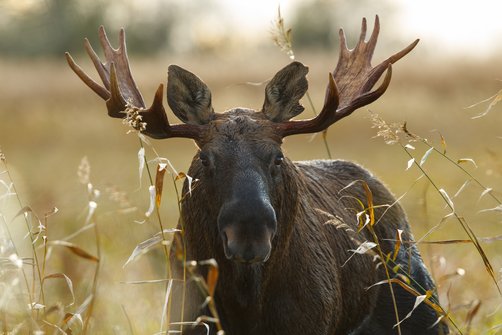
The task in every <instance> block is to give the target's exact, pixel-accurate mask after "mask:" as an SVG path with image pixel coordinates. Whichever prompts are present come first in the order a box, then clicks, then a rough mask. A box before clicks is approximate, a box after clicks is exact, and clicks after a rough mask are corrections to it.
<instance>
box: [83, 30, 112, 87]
mask: <svg viewBox="0 0 502 335" xmlns="http://www.w3.org/2000/svg"><path fill="white" fill-rule="evenodd" d="M84 48H85V51H86V52H87V55H88V56H89V58H90V59H91V61H92V63H93V64H94V67H95V68H96V71H97V72H98V74H99V77H100V78H101V81H102V82H103V84H104V85H105V88H106V89H107V90H109V89H110V79H109V76H110V73H109V72H108V70H107V69H106V67H105V66H104V64H103V63H101V60H100V59H99V57H98V55H97V54H96V51H94V49H93V48H92V45H91V43H90V42H89V40H88V39H87V38H85V39H84Z"/></svg>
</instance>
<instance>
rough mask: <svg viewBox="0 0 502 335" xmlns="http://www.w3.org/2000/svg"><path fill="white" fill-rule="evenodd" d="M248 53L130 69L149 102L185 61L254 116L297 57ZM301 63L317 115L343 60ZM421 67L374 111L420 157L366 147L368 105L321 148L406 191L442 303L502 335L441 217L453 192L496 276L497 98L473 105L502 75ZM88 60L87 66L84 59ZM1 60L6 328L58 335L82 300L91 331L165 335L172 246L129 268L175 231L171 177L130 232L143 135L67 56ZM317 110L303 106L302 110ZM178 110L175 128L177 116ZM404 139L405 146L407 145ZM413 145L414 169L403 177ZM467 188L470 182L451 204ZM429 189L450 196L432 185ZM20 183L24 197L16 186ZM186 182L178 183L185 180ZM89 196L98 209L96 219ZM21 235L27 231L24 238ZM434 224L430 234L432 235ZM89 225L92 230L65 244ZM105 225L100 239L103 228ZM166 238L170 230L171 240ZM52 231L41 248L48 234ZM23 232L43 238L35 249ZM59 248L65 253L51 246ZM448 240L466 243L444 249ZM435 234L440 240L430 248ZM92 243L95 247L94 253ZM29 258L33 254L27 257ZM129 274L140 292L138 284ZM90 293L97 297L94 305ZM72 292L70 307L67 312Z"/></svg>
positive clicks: (141, 204) (289, 145)
mask: <svg viewBox="0 0 502 335" xmlns="http://www.w3.org/2000/svg"><path fill="white" fill-rule="evenodd" d="M248 57H249V58H247V59H246V58H240V59H231V58H229V59H226V60H225V61H222V60H218V59H209V58H203V59H198V58H197V59H195V58H194V59H186V58H184V59H170V60H169V61H166V60H164V59H162V60H141V59H133V60H132V65H133V72H134V73H135V76H136V78H137V81H138V85H139V87H141V88H142V92H143V94H144V95H145V98H146V100H147V101H150V99H151V97H152V95H153V92H154V90H155V88H156V86H157V84H158V83H159V82H163V81H165V75H159V69H164V70H165V69H167V65H168V63H178V64H180V65H182V66H184V67H186V68H189V69H191V70H192V71H193V72H195V73H197V74H198V75H199V76H200V77H201V78H203V79H204V80H205V81H206V83H207V84H208V85H209V87H210V88H211V90H212V92H213V99H214V106H215V107H216V109H217V110H219V111H222V110H224V109H227V108H230V107H234V106H248V107H254V108H259V107H260V106H261V103H262V101H263V90H264V87H263V86H253V85H246V84H244V83H245V82H263V81H265V80H267V79H269V78H271V76H272V75H273V74H274V73H275V72H276V71H277V70H278V69H279V68H280V67H282V66H283V65H285V64H286V63H287V62H288V61H289V60H288V59H287V57H286V56H284V55H281V54H280V53H279V52H277V53H276V54H272V55H265V56H259V55H248ZM296 57H297V59H299V60H301V61H304V62H305V63H307V64H310V69H311V72H310V75H309V79H310V93H311V95H312V100H313V101H314V104H316V106H317V108H319V107H320V104H321V103H322V100H323V95H324V87H325V85H326V77H327V76H326V74H327V70H329V69H332V67H333V66H334V62H335V60H336V55H311V54H303V55H299V54H296ZM419 62H420V57H419V55H418V54H412V55H410V56H409V57H408V59H405V60H404V61H402V64H397V65H396V66H395V68H394V70H395V71H394V79H393V82H392V83H391V86H390V88H389V90H388V92H387V93H386V94H385V95H384V96H383V97H382V98H381V99H380V101H378V102H376V103H374V104H373V105H371V106H370V107H369V108H370V109H371V110H372V111H375V112H377V113H378V114H379V115H380V117H382V118H383V119H385V120H387V121H390V122H399V123H401V122H402V121H404V120H406V121H407V125H408V129H410V130H411V131H412V132H413V133H416V134H419V135H420V137H422V138H425V137H426V138H428V141H427V142H414V143H412V145H413V146H414V147H415V149H414V150H408V151H405V150H404V147H399V146H388V145H384V144H383V142H382V141H381V140H379V139H373V137H374V136H375V135H376V134H377V131H376V130H375V129H372V128H371V121H370V118H369V117H368V112H367V108H365V109H362V110H360V111H358V112H356V113H355V114H354V115H353V116H351V117H350V118H348V119H347V120H344V121H342V122H340V124H338V125H335V126H333V127H332V128H331V129H330V131H329V133H328V136H327V141H328V144H329V145H330V148H331V150H332V152H333V155H334V156H335V157H336V158H343V159H349V160H355V161H357V162H359V163H361V164H362V165H364V166H366V167H368V168H369V169H370V170H372V171H373V172H375V174H376V175H378V176H379V177H380V178H381V179H382V180H383V181H384V182H385V183H386V184H387V185H388V186H389V188H390V189H391V190H392V191H393V192H394V193H395V194H396V195H397V196H398V197H399V196H401V195H403V194H405V196H404V197H403V198H402V199H401V203H402V204H403V205H404V207H405V208H406V210H407V212H408V215H409V218H410V222H411V225H412V228H413V231H414V233H415V237H416V239H417V240H423V242H424V243H422V244H420V249H421V251H422V254H423V256H424V259H425V260H426V263H427V265H428V266H429V268H430V269H431V270H432V272H433V274H434V276H435V279H436V281H437V283H438V285H439V293H440V303H441V305H442V306H443V308H445V309H446V310H447V311H449V312H450V313H451V316H452V318H453V319H454V320H455V323H456V324H457V325H458V326H459V329H460V330H461V331H462V333H463V334H467V333H469V332H471V333H472V334H478V333H479V334H481V333H483V334H484V333H487V334H497V333H498V332H500V330H501V329H502V328H501V324H502V312H501V311H500V310H499V309H498V307H499V306H500V303H501V298H500V295H499V293H498V291H497V288H496V286H495V283H494V280H493V279H492V278H490V275H489V274H488V272H487V271H486V265H485V263H484V262H483V260H482V259H481V257H480V252H479V250H476V248H475V247H474V246H473V243H472V242H469V240H470V238H469V237H468V236H467V234H466V230H465V229H464V228H462V225H461V223H460V222H459V220H456V219H454V217H447V218H446V219H444V218H445V216H446V215H448V214H449V213H451V212H452V209H451V208H448V205H449V204H450V203H449V201H448V198H449V199H451V202H452V204H453V206H454V208H455V212H456V213H457V214H458V216H459V217H460V218H461V219H462V220H465V222H467V223H468V225H469V227H470V229H471V230H472V233H473V234H474V235H475V236H476V237H477V238H478V240H479V245H480V247H481V248H482V249H483V252H484V253H485V254H486V258H487V259H488V260H489V262H490V264H491V266H492V267H493V270H494V276H495V278H494V279H495V281H499V280H500V272H499V271H500V269H501V268H502V258H501V256H500V255H501V252H500V250H501V246H500V244H501V243H502V241H500V239H499V238H498V236H500V235H501V234H502V228H501V227H500V221H501V217H500V211H497V210H493V211H485V210H486V209H491V208H499V207H498V206H499V205H500V203H497V201H496V199H494V198H493V197H490V194H491V195H494V196H495V197H497V198H498V199H500V198H502V195H501V193H500V192H501V190H502V163H501V157H502V152H501V151H502V149H501V145H500V141H502V140H501V139H500V136H502V133H501V131H500V127H499V125H500V124H501V121H502V120H501V118H502V116H501V115H502V114H501V113H500V112H499V111H500V108H501V107H500V106H498V105H496V106H494V107H493V109H492V111H491V112H490V113H489V114H487V115H486V116H484V117H483V118H479V119H475V120H473V119H471V117H472V116H475V115H478V114H480V113H482V112H483V111H484V108H486V106H478V107H475V108H474V109H465V108H464V107H465V106H469V105H472V104H473V103H475V102H477V101H481V100H483V99H484V98H486V97H489V96H491V95H493V94H494V93H496V92H498V91H499V90H500V82H497V81H495V80H494V79H495V78H494V77H495V76H497V75H499V76H500V74H494V73H493V69H494V68H495V67H494V66H495V64H496V63H495V59H494V60H493V62H492V61H486V62H485V63H483V64H480V63H479V62H472V63H471V62H468V61H466V60H457V61H455V62H452V61H449V62H448V63H447V64H439V65H438V64H433V63H427V62H425V63H421V66H420V68H416V67H415V64H417V63H419ZM84 65H85V66H86V68H88V69H90V66H89V63H85V62H84ZM0 67H1V68H2V69H3V70H2V71H3V73H2V79H3V80H2V81H1V82H0V92H2V93H1V102H0V120H1V122H0V146H1V150H2V152H3V153H4V154H5V156H6V163H7V164H8V165H4V163H3V162H0V180H1V181H2V183H1V184H0V197H1V198H0V214H1V215H0V228H1V229H0V232H1V233H2V235H0V238H1V239H2V240H1V241H2V244H0V251H1V255H0V256H1V257H2V259H1V262H2V267H1V270H0V275H1V277H0V284H1V285H2V289H0V292H2V293H0V325H1V327H2V330H4V331H5V330H12V329H13V328H14V327H15V326H16V325H18V324H20V323H21V322H23V320H24V323H23V324H22V326H21V327H22V328H21V329H22V330H20V333H24V332H25V330H26V329H31V330H33V331H35V330H37V327H38V326H41V327H42V328H41V329H44V330H46V331H47V332H49V333H52V332H53V328H52V326H49V325H44V324H43V323H38V325H37V323H33V322H30V321H29V320H38V319H40V320H42V319H44V320H47V321H48V322H51V323H54V324H59V325H61V324H64V321H65V320H66V319H65V317H68V315H67V314H66V313H73V314H77V313H78V312H79V310H82V305H85V304H87V305H85V306H84V307H85V308H89V306H91V304H93V310H94V312H93V318H92V319H91V320H90V321H89V323H88V327H90V328H89V329H90V330H89V333H93V334H99V333H102V334H105V333H111V332H112V331H113V332H115V333H117V334H131V333H132V334H144V333H154V332H156V331H158V330H159V328H160V324H161V319H162V317H163V313H162V310H163V306H164V294H165V290H166V282H165V281H161V282H158V283H155V282H152V283H145V281H147V280H154V279H164V278H165V277H166V267H165V255H164V252H165V251H164V250H163V248H162V247H158V246H157V247H153V248H152V250H151V251H149V252H148V253H147V254H145V256H143V257H138V258H136V259H135V260H134V261H132V262H130V263H129V264H127V266H125V267H123V265H124V264H125V263H126V261H127V260H128V258H129V257H130V255H131V253H132V252H133V250H134V249H135V248H136V247H137V246H138V244H140V243H141V242H143V241H145V240H148V239H150V238H152V236H155V234H157V233H158V232H159V231H160V229H161V228H159V223H158V218H159V217H160V218H161V220H162V225H163V227H162V230H165V229H169V228H173V227H174V226H175V225H176V222H177V216H178V208H177V202H176V197H177V195H176V190H175V188H174V186H173V183H172V182H170V181H169V179H168V178H171V177H172V176H173V175H171V177H169V174H167V175H166V176H165V177H164V178H165V183H164V187H163V188H164V194H163V196H162V204H161V207H160V212H159V216H158V217H156V216H155V214H154V215H153V216H152V217H151V219H150V221H148V222H145V223H143V224H139V223H137V222H136V221H141V220H144V212H145V211H147V209H148V207H149V193H148V185H149V184H150V181H149V180H148V178H147V174H146V171H145V172H144V175H143V179H142V187H141V188H140V187H139V178H138V156H137V153H138V151H139V149H140V146H139V144H138V138H137V136H135V135H134V134H129V135H126V132H127V131H128V128H127V127H126V126H124V125H123V124H121V122H118V121H117V120H113V119H109V118H107V117H106V112H105V110H104V106H103V104H102V102H101V101H100V100H99V99H98V98H97V97H96V96H94V95H93V94H92V93H91V92H90V91H89V90H87V89H86V88H85V87H83V85H82V84H81V83H80V82H79V81H78V80H77V79H76V78H75V77H74V76H73V74H72V73H71V72H70V70H69V69H68V68H67V67H66V65H65V64H64V61H63V59H61V61H60V62H46V61H38V62H29V63H28V62H26V63H17V62H11V61H9V62H7V61H1V65H0ZM231 69H240V70H239V71H238V72H234V71H231ZM459 69H461V71H460V70H459ZM161 73H162V72H161ZM305 105H307V106H308V104H307V103H305ZM311 115H312V112H311V111H310V110H309V108H307V110H306V111H305V117H307V116H308V117H310V116H311ZM169 117H170V119H171V120H175V118H174V116H172V115H169ZM440 134H441V135H442V137H443V138H444V139H445V143H446V155H447V157H445V156H444V154H443V151H444V148H445V146H444V144H443V142H442V140H441V136H440ZM152 143H153V145H154V147H155V150H156V151H157V152H158V153H159V154H160V155H161V156H163V157H166V158H168V159H169V160H170V162H171V163H172V164H173V165H174V166H175V167H176V168H177V169H178V170H180V171H186V170H187V168H188V164H189V162H190V161H191V157H192V155H193V154H194V153H195V147H194V145H193V144H192V143H190V142H189V141H187V140H182V139H181V140H180V139H172V140H168V141H152ZM405 144H406V142H403V146H404V145H405ZM429 145H432V146H434V147H435V148H437V151H434V152H431V153H430V155H428V157H427V159H426V161H425V162H424V163H423V164H422V165H421V167H422V168H423V169H424V171H425V173H426V174H427V176H429V178H422V179H420V180H419V181H418V182H415V180H416V179H417V178H418V177H419V176H420V175H422V174H423V173H424V171H421V170H420V169H419V167H418V166H416V165H420V164H419V163H420V161H421V159H422V157H423V156H424V154H425V153H426V152H427V150H429V148H430V146H429ZM284 146H285V150H286V152H287V153H288V155H289V157H291V158H293V159H314V158H323V157H326V152H325V149H324V144H323V142H322V138H321V136H317V137H315V138H314V139H313V140H311V137H310V136H296V137H293V138H288V139H287V142H286V143H285V145H284ZM407 152H408V153H409V154H411V155H413V157H414V158H415V162H417V164H416V165H415V166H411V168H410V169H408V170H406V168H407V165H408V162H409V160H410V157H409V156H408V154H407ZM146 153H147V157H148V158H150V159H151V158H154V157H155V154H154V153H153V151H152V150H151V148H150V147H148V146H147V147H146ZM84 156H86V157H87V160H88V162H89V163H90V171H89V172H86V171H87V168H86V167H85V163H81V162H82V157H84ZM461 158H470V159H473V160H474V161H475V163H476V166H477V167H476V166H475V165H474V164H472V162H470V161H468V160H464V161H461V162H460V163H458V159H461ZM448 159H451V160H453V163H452V162H450V161H449V160H448ZM79 166H80V167H81V168H80V179H79V176H77V170H78V167H79ZM150 168H151V169H152V170H151V173H152V175H153V176H155V173H154V171H155V169H156V163H155V162H151V163H150ZM461 168H463V169H465V170H466V171H467V173H469V174H471V175H469V174H467V173H466V171H462V169H461ZM5 171H8V172H9V174H7V173H6V172H5ZM85 175H87V176H88V178H87V179H86V178H84V177H85ZM83 176H84V177H83ZM467 180H471V181H470V182H469V183H468V184H467V186H465V188H464V189H463V190H462V191H461V192H460V193H459V194H458V195H456V193H457V191H458V190H459V189H460V188H461V186H462V185H464V183H465V182H466V181H467ZM431 181H433V182H434V183H435V184H436V185H437V186H438V189H442V190H444V193H441V192H439V191H435V190H434V187H433V186H432V185H431ZM11 182H14V185H15V186H16V189H15V190H14V189H13V188H12V187H10V186H11ZM89 183H91V184H92V187H89V186H88V184H89ZM152 183H153V181H152ZM177 183H178V184H177V185H178V187H179V185H180V184H179V183H180V182H177ZM479 184H481V186H480V185H479ZM486 188H493V191H492V193H490V194H484V195H483V196H482V197H481V195H482V194H483V191H484V190H485V189H486ZM98 190H99V191H98ZM9 191H11V193H10V195H9V193H8V192H9ZM444 194H447V197H446V199H445V197H444ZM455 195H456V196H455ZM18 197H19V200H18ZM92 202H94V203H95V204H96V205H97V207H96V208H95V211H93V206H94V205H93V204H92ZM28 204H29V205H30V208H31V209H32V211H28V210H27V209H25V210H24V211H23V212H22V213H21V214H19V215H17V214H18V213H20V211H21V210H22V208H23V207H25V206H26V205H28ZM54 207H57V208H58V209H59V211H58V212H57V213H53V208H54ZM24 213H26V215H25V214H24ZM45 213H47V214H52V215H45ZM35 214H36V215H37V217H38V218H37V217H35ZM16 215H17V216H16ZM38 220H40V222H41V224H42V226H43V227H44V228H43V229H42V228H40V225H39V221H38ZM96 224H97V225H96ZM27 226H28V227H32V228H31V229H30V230H31V231H32V234H29V235H28V237H26V233H27ZM435 226H438V227H437V229H434V230H433V231H432V232H431V233H430V234H427V232H429V231H430V230H431V229H432V228H433V227H435ZM7 227H8V233H7ZM84 227H88V228H89V229H87V230H85V231H83V232H81V233H80V234H79V235H78V236H76V237H74V238H70V239H67V237H68V236H70V235H71V234H73V233H74V232H76V231H79V230H80V229H82V228H84ZM96 227H99V231H95V229H96ZM39 232H41V233H39ZM169 234H170V233H169V232H167V233H166V237H165V239H166V240H169ZM426 234H427V235H426ZM44 235H45V236H47V240H44V239H43V238H42V236H44ZM424 236H425V238H424ZM30 237H31V238H33V239H35V238H37V237H38V238H39V239H38V240H37V241H36V243H35V244H32V243H31V240H30ZM494 237H495V238H494ZM483 238H485V239H483ZM66 240H67V241H68V242H71V243H72V245H65V244H64V243H62V242H57V241H66ZM98 240H99V241H98ZM450 240H460V241H454V242H451V243H447V242H446V241H450ZM466 240H467V242H466ZM9 241H12V242H13V244H11V243H10V242H9ZM44 241H46V242H47V243H45V244H44ZM427 241H429V242H430V241H442V243H439V244H431V243H425V242H427ZM97 242H99V243H97ZM97 245H100V250H99V251H98V249H97ZM14 248H15V249H14ZM72 248H73V249H72ZM34 250H35V251H36V253H34ZM13 254H15V255H18V256H19V257H20V258H22V259H23V266H22V267H21V268H19V265H20V264H21V263H20V262H19V261H18V259H15V258H14V256H12V257H11V258H9V257H10V256H11V255H13ZM35 254H36V255H38V260H35V259H33V255H35ZM97 259H99V262H97V261H96V260H97ZM34 262H38V267H36V266H32V265H33V264H34ZM44 263H45V265H43V264H44ZM98 265H99V273H97V269H98ZM20 269H23V270H24V274H23V273H22V271H21V270H20ZM39 271H40V273H39ZM49 274H64V276H63V275H54V276H53V277H50V278H48V279H46V281H45V283H44V286H43V288H44V289H43V293H44V300H45V301H44V303H43V304H44V305H45V306H46V310H45V312H47V309H49V308H51V307H52V306H57V309H53V310H51V313H49V316H47V317H43V314H42V313H43V308H42V307H40V308H41V309H40V310H37V309H34V310H31V311H30V310H29V309H27V307H26V306H27V305H28V304H29V303H30V302H33V301H36V302H38V303H40V304H42V302H41V301H42V300H41V299H42V297H41V292H42V290H41V287H40V285H39V284H40V282H41V280H40V278H43V277H44V276H47V275H49ZM96 274H97V275H98V276H97V285H96V286H95V287H94V286H93V278H94V276H95V275H96ZM136 281H140V282H143V283H142V284H139V285H135V284H131V282H136ZM69 282H71V285H70V284H69ZM70 288H71V289H70ZM72 291H73V292H72ZM91 293H92V294H94V296H93V297H94V298H95V300H93V299H91V300H86V299H87V298H88V297H90V294H91ZM73 299H74V300H75V302H74V303H73V304H71V303H72V302H73ZM7 306H8V307H7ZM79 308H80V309H79ZM27 320H28V321H27ZM68 320H69V319H68ZM68 320H67V321H68ZM85 320H86V314H85V313H82V324H84V323H85ZM58 322H59V323H58ZM72 322H73V325H72V329H73V330H74V333H80V332H81V331H82V325H81V324H80V321H78V317H76V318H73V321H72ZM43 327H45V328H43ZM55 333H57V332H55Z"/></svg>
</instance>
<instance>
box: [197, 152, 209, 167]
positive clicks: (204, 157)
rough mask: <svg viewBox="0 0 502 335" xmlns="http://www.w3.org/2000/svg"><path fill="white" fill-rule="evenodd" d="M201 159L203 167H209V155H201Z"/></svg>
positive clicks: (202, 153)
mask: <svg viewBox="0 0 502 335" xmlns="http://www.w3.org/2000/svg"><path fill="white" fill-rule="evenodd" d="M199 159H200V162H201V163H202V165H204V166H209V157H208V156H207V154H206V153H205V152H201V153H199Z"/></svg>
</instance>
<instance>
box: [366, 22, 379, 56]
mask: <svg viewBox="0 0 502 335" xmlns="http://www.w3.org/2000/svg"><path fill="white" fill-rule="evenodd" d="M378 34H380V18H379V17H378V15H376V16H375V25H374V26H373V32H372V33H371V36H370V39H369V40H368V48H370V49H371V50H375V47H376V44H377V41H378Z"/></svg>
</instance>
